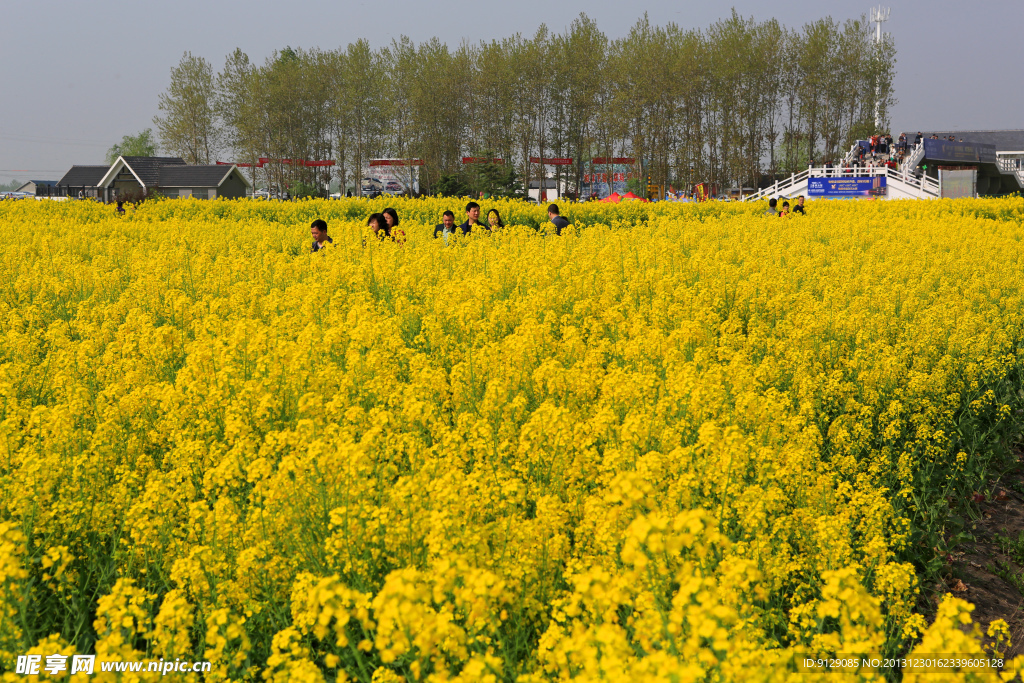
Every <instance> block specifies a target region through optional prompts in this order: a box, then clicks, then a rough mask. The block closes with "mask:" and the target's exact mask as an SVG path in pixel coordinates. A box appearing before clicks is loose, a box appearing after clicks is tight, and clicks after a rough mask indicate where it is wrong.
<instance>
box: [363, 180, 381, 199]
mask: <svg viewBox="0 0 1024 683" xmlns="http://www.w3.org/2000/svg"><path fill="white" fill-rule="evenodd" d="M383 191H384V183H382V182H381V181H379V180H377V179H376V178H363V194H364V195H370V194H373V193H374V192H383Z"/></svg>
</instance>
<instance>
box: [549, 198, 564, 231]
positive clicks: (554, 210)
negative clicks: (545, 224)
mask: <svg viewBox="0 0 1024 683" xmlns="http://www.w3.org/2000/svg"><path fill="white" fill-rule="evenodd" d="M548 220H549V221H551V222H552V223H554V224H555V234H556V235H561V234H562V228H567V227H569V221H567V220H566V219H564V218H562V217H561V216H560V215H559V214H558V204H551V205H549V206H548Z"/></svg>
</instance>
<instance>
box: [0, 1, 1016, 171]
mask: <svg viewBox="0 0 1024 683" xmlns="http://www.w3.org/2000/svg"><path fill="white" fill-rule="evenodd" d="M885 4H887V5H888V6H890V7H891V8H892V14H891V18H890V20H889V22H888V23H887V24H886V26H885V29H886V30H887V31H889V32H891V33H892V34H893V35H894V36H895V39H896V48H897V51H898V56H897V60H898V63H897V77H896V89H897V96H898V98H899V104H898V105H897V106H896V109H895V111H894V113H893V117H892V118H893V121H892V123H893V131H894V132H896V131H899V130H911V129H913V130H917V129H921V130H928V129H930V128H935V129H958V128H959V129H989V128H1024V60H1022V59H1021V47H1022V45H1024V0H992V1H989V2H971V3H967V2H954V1H953V0H892V2H889V3H885ZM733 6H735V7H736V9H737V11H739V12H740V14H742V15H744V16H753V17H755V18H756V19H759V20H760V19H767V18H769V17H772V16H774V17H776V18H777V19H779V21H781V22H782V23H784V24H786V25H788V26H799V25H801V24H803V23H804V22H806V21H810V20H813V19H817V18H820V17H823V16H828V15H831V16H832V17H834V18H836V19H840V20H842V19H846V18H849V17H855V16H859V15H861V14H865V13H867V12H868V10H869V9H870V7H871V5H870V3H869V2H863V3H859V2H850V1H844V2H834V1H828V0H789V1H788V2H785V3H777V4H773V3H766V2H755V1H753V0H737V1H736V2H734V3H723V4H718V3H708V2H693V1H690V0H674V1H670V0H648V2H646V3H628V2H608V1H606V0H592V1H591V2H573V1H572V0H562V1H561V2H553V1H552V0H515V1H513V2H501V3H497V2H495V3H491V2H486V1H484V2H481V1H480V0H476V1H470V0H437V1H435V2H428V1H425V0H416V1H414V2H412V1H408V0H391V1H390V2H384V1H381V0H365V1H364V0H349V1H345V0H341V1H339V0H331V1H329V2H327V1H324V0H306V1H305V2H302V3H296V4H291V5H289V4H286V3H281V2H269V1H268V0H247V1H246V2H226V1H217V0H214V1H213V2H211V1H210V0H175V2H169V3H168V2H161V3H156V2H149V1H148V0H142V2H138V1H136V2H129V1H127V0H125V1H114V0H92V1H91V2H81V1H80V0H75V1H74V2H72V1H69V0H55V1H54V0H51V2H47V3H42V4H35V3H27V4H26V3H14V2H13V0H5V1H4V11H3V12H2V13H0V68H2V79H3V80H2V82H0V182H6V181H8V180H10V179H11V178H20V179H29V178H33V179H57V178H60V176H61V175H63V173H64V172H65V171H66V170H67V169H68V168H70V166H71V165H72V164H99V163H103V156H104V153H105V151H106V150H107V148H108V147H110V146H111V145H112V144H113V143H115V142H118V141H119V140H120V139H121V136H122V135H125V134H129V133H131V134H134V133H136V132H138V131H140V130H142V129H144V128H147V127H152V118H153V115H154V114H156V113H157V97H158V95H159V94H160V93H161V92H163V90H164V89H165V88H166V87H167V83H168V79H169V73H170V69H171V67H172V66H174V65H176V64H177V63H178V61H179V60H180V59H181V56H182V53H184V52H185V51H186V50H188V51H191V52H192V53H193V54H196V55H201V56H203V57H206V58H207V59H208V60H210V61H211V62H212V63H213V65H214V69H215V70H219V69H220V68H221V67H222V66H223V64H224V58H225V57H226V56H227V54H228V53H229V52H231V51H232V50H234V48H236V47H240V48H242V50H243V51H245V52H246V53H247V54H248V55H249V57H250V58H251V59H253V60H254V61H256V62H262V61H263V60H264V59H265V58H266V57H267V56H268V55H269V54H270V53H271V52H272V51H273V50H275V49H279V48H282V47H284V46H285V45H291V46H293V47H303V48H310V47H321V48H335V47H338V46H344V45H347V44H348V43H350V42H352V41H354V40H356V39H358V38H366V39H368V40H369V41H370V43H371V44H372V45H373V46H374V47H379V46H381V45H385V44H387V43H389V42H390V41H391V39H392V38H395V37H398V36H399V35H402V34H405V35H408V36H409V37H411V38H412V39H413V40H414V41H416V42H420V41H423V40H426V39H427V38H430V37H432V36H437V37H438V38H440V39H441V40H442V41H444V42H446V43H447V44H448V45H449V46H455V45H458V44H459V43H460V42H461V41H462V40H463V39H467V40H470V41H473V42H476V41H479V40H488V39H491V38H500V37H503V36H508V35H511V34H514V33H517V32H518V33H523V34H524V35H530V34H532V33H533V32H534V31H535V30H536V29H537V26H538V25H539V24H540V23H542V22H543V23H546V24H547V25H548V27H549V28H550V29H552V30H553V31H561V30H563V29H564V28H566V27H567V26H568V25H569V24H570V23H571V22H572V20H573V19H574V18H575V17H576V16H577V15H578V14H579V13H580V12H586V13H587V14H588V15H590V16H591V17H593V18H594V19H595V20H596V21H597V23H598V25H599V26H600V28H601V29H602V30H603V31H604V32H605V33H606V34H607V35H608V36H609V38H618V37H621V36H623V35H625V34H626V33H627V32H628V30H629V28H630V26H632V25H633V24H634V23H635V22H636V20H637V18H639V17H640V16H641V15H642V14H643V12H644V11H646V12H648V14H649V16H650V19H651V21H652V23H656V24H666V23H668V22H675V23H677V24H679V25H681V26H683V27H685V28H692V27H696V28H705V27H707V26H708V25H709V24H711V23H713V22H714V21H716V20H717V19H720V18H722V17H724V16H726V15H727V14H728V13H729V11H730V7H733Z"/></svg>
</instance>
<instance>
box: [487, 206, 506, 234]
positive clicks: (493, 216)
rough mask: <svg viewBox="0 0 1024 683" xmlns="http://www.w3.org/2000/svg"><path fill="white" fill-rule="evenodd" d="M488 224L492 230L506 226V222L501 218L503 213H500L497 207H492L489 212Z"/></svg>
mask: <svg viewBox="0 0 1024 683" xmlns="http://www.w3.org/2000/svg"><path fill="white" fill-rule="evenodd" d="M487 225H488V227H489V228H490V229H491V231H492V232H493V231H494V230H497V229H498V228H504V227H505V222H504V221H503V220H501V214H500V213H498V210H497V209H491V210H490V211H488V212H487Z"/></svg>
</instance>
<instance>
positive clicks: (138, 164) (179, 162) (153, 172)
mask: <svg viewBox="0 0 1024 683" xmlns="http://www.w3.org/2000/svg"><path fill="white" fill-rule="evenodd" d="M121 158H122V159H124V162H125V163H126V164H128V167H129V168H131V170H132V171H133V172H134V173H135V175H136V176H138V178H139V180H141V181H142V183H143V184H144V185H145V186H146V187H153V186H154V185H159V184H160V182H159V180H160V169H161V168H163V167H165V166H184V165H185V160H184V159H182V158H181V157H121Z"/></svg>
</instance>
